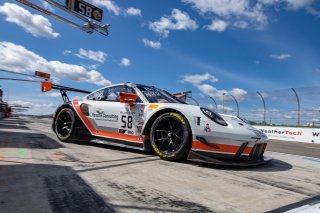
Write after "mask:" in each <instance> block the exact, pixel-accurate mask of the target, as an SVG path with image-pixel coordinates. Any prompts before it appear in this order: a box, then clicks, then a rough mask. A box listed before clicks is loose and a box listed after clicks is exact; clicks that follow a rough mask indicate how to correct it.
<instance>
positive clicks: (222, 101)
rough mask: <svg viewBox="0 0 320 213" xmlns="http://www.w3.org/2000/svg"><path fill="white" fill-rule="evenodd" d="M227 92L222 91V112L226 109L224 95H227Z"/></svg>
mask: <svg viewBox="0 0 320 213" xmlns="http://www.w3.org/2000/svg"><path fill="white" fill-rule="evenodd" d="M225 94H226V93H222V113H225V111H224V95H225Z"/></svg>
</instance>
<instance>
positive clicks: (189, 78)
mask: <svg viewBox="0 0 320 213" xmlns="http://www.w3.org/2000/svg"><path fill="white" fill-rule="evenodd" d="M218 80H219V79H217V78H216V77H214V76H213V75H211V74H209V73H208V72H206V73H204V74H194V75H188V74H187V75H184V76H183V78H182V80H181V82H183V83H191V84H193V85H197V84H201V83H202V82H204V81H211V82H217V81H218ZM209 86H210V85H209Z"/></svg>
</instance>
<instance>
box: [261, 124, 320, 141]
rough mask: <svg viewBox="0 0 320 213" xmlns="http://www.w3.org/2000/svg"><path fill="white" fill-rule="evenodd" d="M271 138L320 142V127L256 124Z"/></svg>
mask: <svg viewBox="0 0 320 213" xmlns="http://www.w3.org/2000/svg"><path fill="white" fill-rule="evenodd" d="M255 128H257V129H259V130H260V131H262V132H263V133H264V134H266V135H267V136H268V137H269V138H270V139H275V140H284V141H296V142H308V143H320V128H294V127H270V126H255Z"/></svg>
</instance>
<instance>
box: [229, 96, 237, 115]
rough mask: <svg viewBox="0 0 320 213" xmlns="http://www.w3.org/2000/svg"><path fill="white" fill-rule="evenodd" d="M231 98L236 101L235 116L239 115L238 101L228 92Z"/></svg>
mask: <svg viewBox="0 0 320 213" xmlns="http://www.w3.org/2000/svg"><path fill="white" fill-rule="evenodd" d="M228 94H229V95H230V96H231V97H232V98H233V100H234V101H235V102H236V105H237V116H238V117H239V103H238V101H237V99H236V98H235V97H234V96H233V95H232V94H230V93H228Z"/></svg>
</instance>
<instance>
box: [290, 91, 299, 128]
mask: <svg viewBox="0 0 320 213" xmlns="http://www.w3.org/2000/svg"><path fill="white" fill-rule="evenodd" d="M291 90H292V91H293V92H294V94H295V96H296V98H297V102H298V126H300V99H299V96H298V93H297V91H296V90H295V89H293V88H291Z"/></svg>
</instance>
